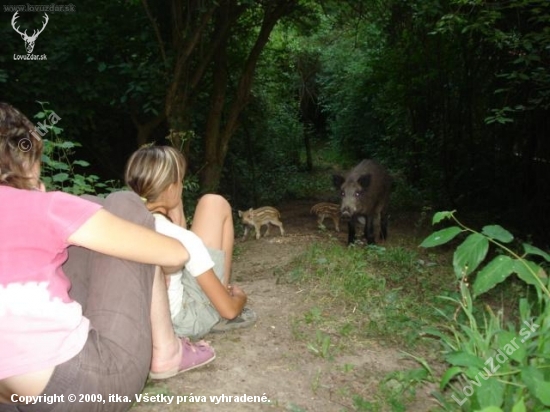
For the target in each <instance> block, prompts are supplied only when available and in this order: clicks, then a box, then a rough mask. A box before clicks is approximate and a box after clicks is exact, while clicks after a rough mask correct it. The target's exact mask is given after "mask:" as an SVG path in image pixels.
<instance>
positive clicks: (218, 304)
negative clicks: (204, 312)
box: [196, 269, 247, 319]
mask: <svg viewBox="0 0 550 412" xmlns="http://www.w3.org/2000/svg"><path fill="white" fill-rule="evenodd" d="M196 279H197V283H198V284H199V286H200V287H201V289H202V290H203V292H204V293H205V294H206V296H207V297H208V299H209V300H210V302H211V303H212V305H213V306H214V308H216V310H217V311H218V313H219V314H220V316H221V317H223V318H225V319H233V318H235V317H236V316H238V315H239V314H240V313H241V312H242V310H243V308H244V305H245V304H246V301H247V297H246V295H245V294H244V292H242V291H241V290H240V289H237V288H236V289H235V293H233V291H232V289H231V288H230V287H229V288H226V287H225V286H223V285H222V283H221V282H220V280H219V279H218V278H217V276H216V274H215V273H214V271H213V270H212V269H210V270H208V271H207V272H205V273H203V274H202V275H200V276H198V277H197V278H196Z"/></svg>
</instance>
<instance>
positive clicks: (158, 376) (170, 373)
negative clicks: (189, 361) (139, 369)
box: [149, 353, 216, 380]
mask: <svg viewBox="0 0 550 412" xmlns="http://www.w3.org/2000/svg"><path fill="white" fill-rule="evenodd" d="M214 359H216V354H215V353H214V356H212V357H211V358H209V359H207V360H206V361H204V362H203V363H199V364H198V365H195V366H191V367H189V368H186V369H182V370H181V371H178V370H176V371H173V370H171V371H167V372H159V373H155V372H149V378H150V379H155V380H159V379H169V378H173V377H174V376H178V375H180V374H182V373H184V372H189V371H192V370H193V369H197V368H200V367H201V366H205V365H208V364H209V363H210V362H212V361H213V360H214Z"/></svg>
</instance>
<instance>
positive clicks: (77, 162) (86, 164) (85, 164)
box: [73, 160, 90, 167]
mask: <svg viewBox="0 0 550 412" xmlns="http://www.w3.org/2000/svg"><path fill="white" fill-rule="evenodd" d="M73 164H74V165H78V166H82V167H88V166H90V163H88V162H87V161H85V160H75V161H74V162H73Z"/></svg>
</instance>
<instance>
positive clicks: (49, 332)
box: [0, 186, 101, 379]
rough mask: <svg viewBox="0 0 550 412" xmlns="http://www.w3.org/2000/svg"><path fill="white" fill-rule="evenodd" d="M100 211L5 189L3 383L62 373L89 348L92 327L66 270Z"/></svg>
mask: <svg viewBox="0 0 550 412" xmlns="http://www.w3.org/2000/svg"><path fill="white" fill-rule="evenodd" d="M100 208H101V206H100V205H98V204H95V203H92V202H89V201H86V200H84V199H81V198H79V197H76V196H72V195H69V194H66V193H62V192H51V193H42V192H38V191H29V190H20V189H14V188H11V187H7V186H0V379H3V378H7V377H10V376H15V375H20V374H23V373H27V372H32V371H38V370H41V369H45V368H48V367H52V366H55V365H59V364H60V363H63V362H65V361H67V360H69V359H71V358H72V357H73V356H75V355H76V354H78V353H79V352H80V350H81V349H82V347H83V346H84V343H85V342H86V339H87V335H88V329H89V321H88V319H86V318H85V317H84V316H83V315H82V308H81V306H80V304H79V303H77V302H75V301H73V300H71V298H70V297H69V295H68V291H69V288H70V286H71V284H70V281H69V279H68V278H67V277H66V276H65V274H64V273H63V271H62V269H61V265H62V264H63V263H64V262H65V260H66V259H67V247H68V246H69V245H68V243H67V238H68V237H69V236H70V235H71V234H72V233H74V232H75V231H76V230H77V229H78V228H79V227H80V226H81V225H82V224H83V223H84V222H86V220H88V219H89V218H90V217H91V216H92V215H93V214H94V213H95V212H97V210H98V209H100Z"/></svg>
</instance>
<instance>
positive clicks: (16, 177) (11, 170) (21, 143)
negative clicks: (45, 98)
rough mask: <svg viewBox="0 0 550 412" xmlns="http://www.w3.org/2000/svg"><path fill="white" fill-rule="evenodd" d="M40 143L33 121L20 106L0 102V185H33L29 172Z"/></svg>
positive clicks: (37, 156)
mask: <svg viewBox="0 0 550 412" xmlns="http://www.w3.org/2000/svg"><path fill="white" fill-rule="evenodd" d="M42 150H43V144H42V140H41V139H40V137H39V136H38V134H37V132H36V130H35V127H34V125H33V124H32V123H31V121H30V120H29V119H27V118H26V117H25V115H23V114H22V113H21V112H20V111H19V110H17V109H16V108H15V107H13V106H11V105H10V104H8V103H1V102H0V185H3V186H11V187H15V188H17V189H34V184H35V183H34V180H33V178H32V177H30V173H31V171H32V168H33V167H34V165H36V163H37V162H40V159H41V157H42Z"/></svg>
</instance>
